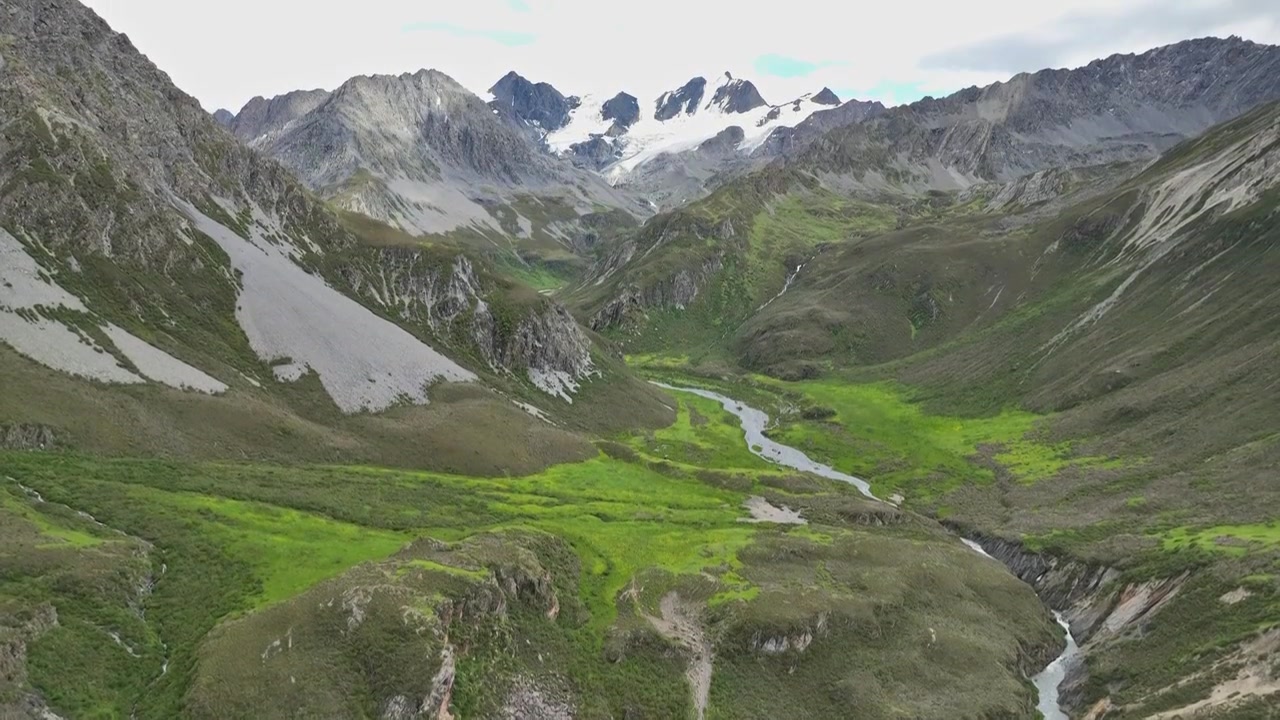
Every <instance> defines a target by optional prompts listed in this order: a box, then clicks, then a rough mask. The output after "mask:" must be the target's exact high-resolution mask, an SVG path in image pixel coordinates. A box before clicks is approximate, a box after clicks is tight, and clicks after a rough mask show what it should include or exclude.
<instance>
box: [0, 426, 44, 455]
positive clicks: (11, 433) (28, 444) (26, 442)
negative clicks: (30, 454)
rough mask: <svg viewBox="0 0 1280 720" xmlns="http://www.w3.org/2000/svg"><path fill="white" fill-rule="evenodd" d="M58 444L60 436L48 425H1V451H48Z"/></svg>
mask: <svg viewBox="0 0 1280 720" xmlns="http://www.w3.org/2000/svg"><path fill="white" fill-rule="evenodd" d="M57 444H58V436H57V435H56V434H55V433H54V431H53V428H51V427H48V426H47V425H8V424H0V449H4V450H48V449H50V448H52V447H55V446H56V445H57Z"/></svg>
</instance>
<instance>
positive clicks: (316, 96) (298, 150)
mask: <svg viewBox="0 0 1280 720" xmlns="http://www.w3.org/2000/svg"><path fill="white" fill-rule="evenodd" d="M497 87H499V88H501V87H506V86H505V85H501V84H500V86H497ZM517 90H519V88H518V87H517V88H515V89H512V90H510V92H512V93H514V92H516V91H517ZM504 92H505V91H504ZM528 92H532V90H528ZM522 97H525V96H522ZM525 99H526V101H527V102H533V100H529V99H528V98H527V97H526V98H525ZM512 102H514V100H512ZM508 115H509V113H508ZM504 117H506V116H500V115H499V114H496V111H495V110H493V109H491V108H490V107H488V106H486V105H485V103H484V102H483V101H481V100H480V98H478V97H476V96H475V95H473V94H472V93H471V92H470V91H468V90H466V89H465V88H463V87H462V86H461V85H459V84H458V83H456V82H454V81H453V79H452V78H449V77H448V76H446V75H444V74H443V73H440V72H436V71H433V70H422V71H419V72H417V73H414V74H407V73H406V74H403V75H399V76H372V77H364V76H362V77H355V78H352V79H350V80H348V81H347V82H346V83H344V84H343V85H342V86H341V87H339V88H338V89H337V90H335V91H333V92H332V93H326V92H323V91H315V92H313V93H290V94H289V95H285V96H281V97H279V98H274V99H272V100H270V101H260V100H255V101H252V102H250V103H249V104H248V105H246V106H245V108H244V109H243V110H242V111H241V112H240V114H239V115H238V116H237V117H236V119H235V121H234V122H233V123H232V125H231V127H232V129H233V130H235V132H236V133H237V134H238V135H239V136H240V137H241V138H242V139H244V140H246V141H247V142H249V143H250V145H252V146H253V147H255V148H257V149H259V150H261V151H262V152H264V153H266V154H268V155H270V156H271V157H273V158H275V159H277V160H279V161H280V162H281V163H283V164H284V165H285V166H286V167H288V168H289V169H290V170H292V171H293V172H295V173H297V175H298V176H299V177H300V178H301V179H302V180H303V182H304V183H306V184H307V186H308V187H310V188H311V189H313V190H314V191H316V192H317V193H319V194H320V195H321V196H322V197H324V198H326V199H327V200H328V201H329V202H330V203H331V204H332V205H334V206H335V207H337V208H340V209H342V210H345V211H349V212H355V213H359V214H361V215H364V216H367V217H370V218H373V219H375V220H378V221H380V222H382V223H385V224H388V225H391V226H393V227H395V228H396V229H398V230H400V231H403V232H404V233H407V234H409V235H412V236H433V237H437V238H440V237H447V238H450V239H452V240H455V241H458V242H459V243H461V244H463V245H465V246H469V247H471V248H472V249H475V250H479V251H483V252H486V253H488V254H490V255H493V256H495V257H496V258H497V259H498V260H499V261H500V262H502V263H505V264H511V265H513V266H516V267H523V266H526V265H528V264H533V265H535V266H549V267H551V268H553V269H558V270H560V271H564V270H565V269H571V268H572V267H574V266H575V265H576V264H577V262H578V259H577V255H576V252H577V251H578V249H579V248H580V246H581V245H583V244H584V243H588V242H590V238H591V237H592V229H591V228H592V223H593V222H594V221H595V220H596V219H598V218H605V219H608V220H609V221H610V222H613V223H622V224H624V225H625V224H631V223H634V219H633V216H632V215H631V213H638V212H640V211H641V208H639V206H636V205H634V203H633V202H632V201H631V200H630V199H629V198H628V197H626V196H625V195H623V194H620V193H619V192H617V191H615V190H613V189H612V188H610V187H609V186H608V185H607V184H605V183H604V182H602V181H601V180H599V179H598V178H596V177H594V176H593V175H591V174H589V173H585V172H582V171H580V170H577V169H575V168H573V167H572V166H571V165H569V164H568V163H566V162H563V161H560V160H557V159H555V158H551V157H548V156H547V155H546V154H545V153H543V152H542V151H541V150H540V149H539V147H538V146H537V145H536V144H535V143H534V142H533V141H531V139H530V137H528V136H527V135H526V132H525V130H526V128H524V127H517V126H516V125H514V124H512V123H510V122H508V121H507V120H504V119H503V118H504ZM544 120H545V118H544Z"/></svg>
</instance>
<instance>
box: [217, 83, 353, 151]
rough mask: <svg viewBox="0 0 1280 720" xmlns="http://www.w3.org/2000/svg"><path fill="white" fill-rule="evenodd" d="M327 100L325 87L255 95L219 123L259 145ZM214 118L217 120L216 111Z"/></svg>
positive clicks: (237, 135)
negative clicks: (272, 94)
mask: <svg viewBox="0 0 1280 720" xmlns="http://www.w3.org/2000/svg"><path fill="white" fill-rule="evenodd" d="M328 99H329V92H328V91H327V90H295V91H294V92H290V93H285V94H284V95H279V96H276V97H273V98H270V99H268V98H264V97H261V96H258V97H255V98H253V99H252V100H250V101H249V102H247V103H245V105H244V107H242V108H240V112H238V113H236V114H235V115H234V116H233V117H232V118H231V119H230V120H228V121H225V122H224V121H221V120H220V121H219V122H221V123H222V124H223V125H225V126H226V127H227V129H229V130H230V131H231V132H232V133H234V134H235V136H236V137H238V138H240V139H241V140H243V141H245V142H247V143H253V144H257V145H262V144H265V143H268V142H270V141H271V138H273V137H275V136H276V135H278V134H280V133H281V132H283V131H285V130H286V129H287V128H288V127H289V124H290V123H292V122H294V121H295V120H297V119H298V118H301V117H302V116H304V115H306V114H307V113H309V112H311V111H312V110H315V109H316V108H318V107H320V105H322V104H323V103H324V101H325V100H328ZM221 112H225V111H221ZM214 119H215V120H217V119H218V115H217V113H214Z"/></svg>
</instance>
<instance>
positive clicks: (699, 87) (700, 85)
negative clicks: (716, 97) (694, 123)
mask: <svg viewBox="0 0 1280 720" xmlns="http://www.w3.org/2000/svg"><path fill="white" fill-rule="evenodd" d="M706 91H707V79H706V78H704V77H696V78H693V79H692V80H690V81H689V82H687V83H685V84H684V85H681V86H680V87H679V88H676V89H675V90H672V91H671V92H667V93H663V94H662V96H661V97H659V98H658V101H657V102H656V103H655V104H654V111H653V118H654V119H655V120H659V121H666V120H671V119H672V118H674V117H676V116H677V115H692V114H694V113H696V112H697V111H698V108H699V106H701V105H702V97H703V96H704V95H705V94H706Z"/></svg>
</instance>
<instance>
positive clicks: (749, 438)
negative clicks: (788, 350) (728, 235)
mask: <svg viewBox="0 0 1280 720" xmlns="http://www.w3.org/2000/svg"><path fill="white" fill-rule="evenodd" d="M653 384H654V385H657V386H658V387H660V388H663V389H665V390H671V391H674V392H682V393H690V394H693V395H697V396H699V397H704V398H707V399H708V400H715V401H716V402H718V403H720V404H721V405H722V406H723V407H724V409H725V410H728V411H729V412H731V413H733V414H734V415H736V416H737V417H738V420H739V421H740V422H741V423H742V431H743V433H744V435H745V436H746V442H747V447H748V448H750V450H751V452H753V453H755V454H756V455H758V456H760V457H762V458H764V459H765V460H768V461H769V462H772V463H776V464H778V465H783V466H785V467H789V468H792V469H795V470H800V471H802V472H808V473H813V474H814V475H820V476H822V477H825V478H830V479H832V480H838V481H840V482H843V483H848V484H850V485H853V486H854V487H856V488H858V490H859V491H861V492H862V494H863V495H866V496H867V497H869V498H872V499H873V500H879V499H880V498H877V497H876V496H875V495H873V494H872V493H871V485H870V484H869V483H867V481H866V480H863V479H861V478H856V477H854V476H852V475H848V474H846V473H842V472H840V471H839V470H836V469H835V468H833V467H831V466H830V465H823V464H822V463H820V462H816V461H814V460H813V459H811V458H810V457H809V456H808V455H805V454H804V453H803V452H801V451H799V450H797V449H795V448H793V447H791V446H790V445H783V444H782V443H779V442H775V441H774V440H772V439H770V438H768V437H766V436H765V434H764V432H765V430H766V429H767V428H768V427H769V415H768V414H767V413H765V412H764V411H762V410H757V409H756V408H753V407H751V406H750V405H747V404H746V403H742V402H738V401H737V400H734V399H733V398H730V397H726V396H724V395H721V394H720V393H717V392H712V391H710V390H702V389H700V388H683V387H676V386H674V385H667V384H665V383H660V382H655V383H653ZM963 542H964V544H965V545H966V546H968V547H969V548H970V549H971V550H973V551H974V552H977V553H980V554H981V555H983V556H985V557H988V558H991V556H990V555H988V554H987V552H986V551H985V550H983V549H982V546H981V545H979V544H977V543H975V542H973V541H972V540H963ZM991 561H992V562H999V560H996V559H995V558H991ZM1053 615H1054V618H1055V619H1056V620H1057V621H1058V624H1059V625H1061V626H1062V628H1063V629H1064V630H1066V633H1067V649H1066V650H1064V651H1063V653H1062V654H1061V655H1059V656H1058V657H1057V658H1055V659H1054V661H1053V662H1051V663H1049V666H1048V667H1046V668H1045V669H1044V670H1043V671H1041V672H1040V673H1039V674H1038V675H1036V676H1035V677H1033V678H1031V681H1032V683H1034V684H1035V686H1036V689H1037V690H1038V691H1039V695H1040V699H1039V703H1038V704H1037V708H1038V709H1039V710H1040V713H1041V714H1042V715H1044V717H1045V720H1069V717H1068V716H1067V714H1066V713H1065V712H1063V711H1062V706H1061V704H1060V702H1059V700H1058V696H1059V692H1060V689H1061V687H1062V682H1063V680H1065V679H1066V676H1067V669H1068V667H1069V666H1070V664H1071V663H1072V662H1073V661H1074V660H1075V658H1076V656H1077V655H1078V654H1079V652H1080V648H1079V646H1078V645H1077V644H1076V641H1075V638H1073V637H1072V636H1071V628H1070V627H1068V626H1067V623H1066V621H1065V620H1064V619H1063V617H1062V615H1061V614H1059V613H1058V612H1056V611H1055V612H1054V613H1053Z"/></svg>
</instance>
